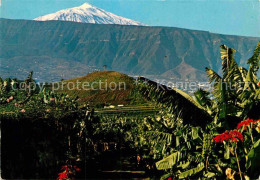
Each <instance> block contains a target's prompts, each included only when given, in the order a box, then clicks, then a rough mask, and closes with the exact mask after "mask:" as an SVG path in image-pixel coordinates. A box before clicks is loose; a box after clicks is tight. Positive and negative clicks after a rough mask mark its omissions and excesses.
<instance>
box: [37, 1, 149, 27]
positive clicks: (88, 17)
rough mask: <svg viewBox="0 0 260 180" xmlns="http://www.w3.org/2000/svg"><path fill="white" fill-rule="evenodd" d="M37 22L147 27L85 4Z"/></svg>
mask: <svg viewBox="0 0 260 180" xmlns="http://www.w3.org/2000/svg"><path fill="white" fill-rule="evenodd" d="M34 20H37V21H50V20H61V21H74V22H81V23H93V24H121V25H141V26H143V25H145V24H142V23H140V22H137V21H134V20H131V19H127V18H124V17H121V16H117V15H115V14H113V13H110V12H107V11H105V10H103V9H101V8H98V7H95V6H93V5H91V4H88V3H84V4H82V5H81V6H79V7H74V8H70V9H64V10H60V11H58V12H56V13H52V14H48V15H45V16H40V17H38V18H35V19H34Z"/></svg>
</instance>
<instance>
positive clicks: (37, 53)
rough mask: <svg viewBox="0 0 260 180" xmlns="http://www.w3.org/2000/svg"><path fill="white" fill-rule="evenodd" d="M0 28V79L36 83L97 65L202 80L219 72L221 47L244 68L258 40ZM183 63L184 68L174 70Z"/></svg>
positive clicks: (58, 26) (11, 24) (56, 24)
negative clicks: (30, 78)
mask: <svg viewBox="0 0 260 180" xmlns="http://www.w3.org/2000/svg"><path fill="white" fill-rule="evenodd" d="M0 25H1V28H0V35H1V36H0V64H1V72H0V76H3V77H8V76H11V75H14V76H16V77H19V76H23V77H24V76H27V74H28V72H29V71H31V70H33V71H34V72H35V75H36V76H37V77H39V78H41V79H40V80H41V81H54V80H60V79H70V78H73V77H78V76H83V75H85V74H87V73H89V72H92V71H95V70H98V69H99V70H100V69H103V65H107V67H108V68H107V69H108V70H113V71H118V72H123V73H127V74H131V75H153V76H162V78H175V79H179V78H181V79H195V80H205V76H206V75H205V73H202V72H204V70H205V67H211V68H213V69H214V70H215V71H216V72H221V66H220V65H221V59H220V58H219V57H220V56H219V55H220V51H219V46H220V45H221V44H226V45H228V46H229V47H232V48H234V49H236V50H237V53H236V55H235V58H236V59H237V61H238V63H240V64H241V65H243V66H246V65H247V63H246V60H247V59H248V58H249V57H251V56H252V54H253V50H254V48H255V46H256V44H257V42H258V41H259V40H260V38H255V37H243V36H242V37H241V36H235V35H220V34H215V33H210V32H207V31H196V30H188V29H183V28H174V27H173V28H171V27H151V26H123V25H104V24H85V23H75V22H66V21H30V20H8V19H0ZM10 62H12V64H11V65H10ZM183 62H184V63H185V64H187V65H188V66H184V65H181V66H179V65H180V64H181V63H183ZM176 67H182V68H184V70H185V72H188V70H187V69H189V68H191V69H193V71H194V72H192V73H191V74H189V73H187V75H186V76H187V77H181V76H179V74H182V72H184V70H183V69H182V68H176ZM186 70H187V71H186ZM172 71H174V72H172ZM166 72H167V73H166ZM15 74H16V75H15ZM63 74H64V76H63Z"/></svg>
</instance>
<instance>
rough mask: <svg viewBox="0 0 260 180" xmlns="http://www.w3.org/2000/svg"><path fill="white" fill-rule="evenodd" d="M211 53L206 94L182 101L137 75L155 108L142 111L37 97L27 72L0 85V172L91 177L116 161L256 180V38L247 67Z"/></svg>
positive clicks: (259, 127) (151, 170) (259, 128)
mask: <svg viewBox="0 0 260 180" xmlns="http://www.w3.org/2000/svg"><path fill="white" fill-rule="evenodd" d="M220 48H221V59H222V69H223V73H222V75H218V74H217V73H216V72H214V71H213V70H212V69H209V68H206V72H207V74H208V76H209V81H210V83H212V87H213V88H212V91H211V92H207V91H205V90H203V89H199V90H198V91H197V92H195V93H194V96H190V95H189V94H186V93H185V92H183V91H180V90H178V89H171V88H168V87H166V86H163V85H159V84H157V83H155V82H153V81H150V80H148V79H146V78H142V77H140V78H139V81H138V84H137V88H138V91H139V92H140V93H141V94H142V95H143V96H144V97H146V98H147V99H149V100H150V101H153V102H154V103H155V104H157V108H158V111H159V113H154V114H150V115H147V114H142V115H141V114H132V115H130V114H128V115H127V114H118V115H109V114H103V115H98V116H97V115H94V110H93V109H91V108H90V107H89V106H88V105H84V106H79V105H78V103H77V97H75V98H71V97H70V96H68V95H66V94H56V93H53V92H52V91H48V90H46V89H43V90H42V91H40V89H41V88H40V87H41V85H39V84H35V83H34V80H33V79H32V73H31V74H30V75H29V77H28V78H27V79H26V80H25V81H19V80H16V79H9V78H8V79H5V80H2V79H0V118H1V131H2V139H1V140H2V142H1V145H2V147H3V148H2V152H1V153H2V154H1V156H2V159H1V163H2V166H1V167H2V176H3V177H4V178H57V177H58V179H71V178H74V177H80V178H86V177H91V176H90V174H91V175H92V177H95V178H97V177H98V174H97V173H99V172H100V170H103V169H104V168H110V170H113V168H117V167H119V166H120V167H121V168H122V167H123V165H122V163H121V162H122V161H123V160H122V159H121V157H119V156H121V155H123V157H124V158H126V159H127V160H128V161H129V163H130V164H134V166H131V168H132V169H142V170H145V171H146V172H148V175H149V176H153V175H158V174H160V173H161V172H162V171H164V172H166V173H165V174H164V175H163V176H162V177H161V178H162V179H172V178H175V179H184V178H192V179H208V178H212V179H218V178H219V179H223V178H227V179H237V178H240V179H249V178H253V179H254V178H258V177H259V175H260V172H259V168H260V163H259V162H260V159H259V157H260V112H259V108H260V84H259V80H258V78H257V72H258V69H259V60H260V42H259V43H258V45H257V47H256V49H255V51H254V54H253V56H252V57H251V58H250V59H249V60H248V64H249V69H248V70H247V69H246V68H243V67H240V66H238V64H237V63H236V61H235V59H234V53H235V50H234V49H231V48H229V47H227V46H225V45H222V46H221V47H220ZM158 87H159V88H158ZM118 161H119V162H120V163H119V164H118ZM60 168H61V169H60ZM128 168H129V166H128ZM156 169H157V170H159V172H158V171H157V170H156Z"/></svg>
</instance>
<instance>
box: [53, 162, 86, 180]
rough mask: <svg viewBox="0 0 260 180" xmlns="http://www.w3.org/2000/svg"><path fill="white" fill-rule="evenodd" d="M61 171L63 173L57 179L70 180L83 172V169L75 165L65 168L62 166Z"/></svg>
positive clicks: (65, 166)
mask: <svg viewBox="0 0 260 180" xmlns="http://www.w3.org/2000/svg"><path fill="white" fill-rule="evenodd" d="M61 170H62V171H63V172H61V173H59V174H58V175H59V177H58V178H57V179H58V180H69V179H71V178H72V177H73V176H75V175H76V173H77V172H79V171H81V169H80V168H78V167H77V166H75V165H74V166H72V165H64V166H62V168H61Z"/></svg>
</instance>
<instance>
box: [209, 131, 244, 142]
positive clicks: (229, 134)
mask: <svg viewBox="0 0 260 180" xmlns="http://www.w3.org/2000/svg"><path fill="white" fill-rule="evenodd" d="M239 140H240V141H243V135H242V133H240V132H238V131H237V130H233V131H226V132H224V133H222V134H220V135H217V136H216V137H214V138H213V141H215V142H216V143H219V142H221V143H222V142H223V141H226V142H237V141H239Z"/></svg>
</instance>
